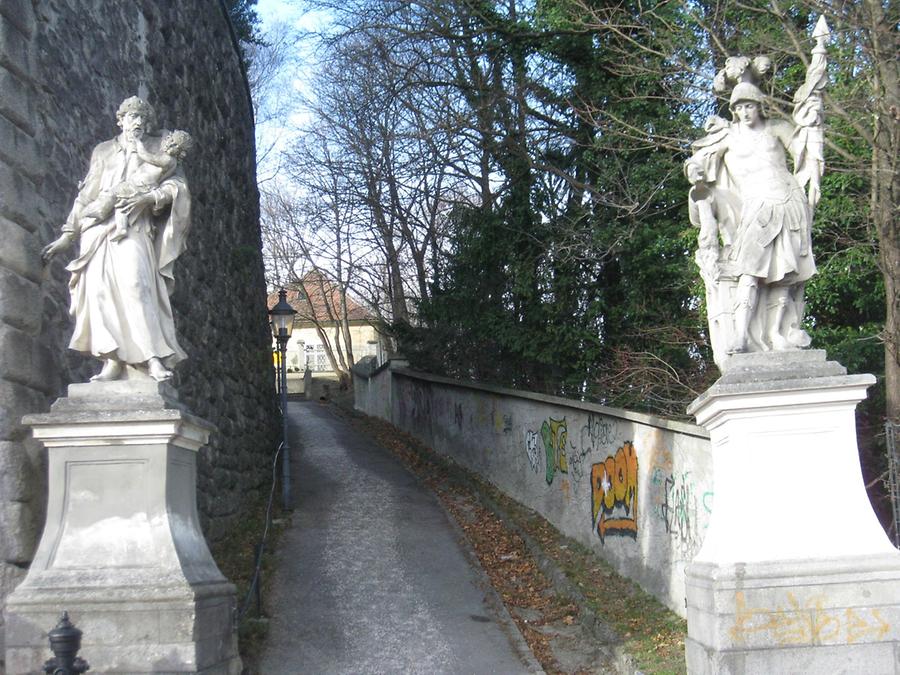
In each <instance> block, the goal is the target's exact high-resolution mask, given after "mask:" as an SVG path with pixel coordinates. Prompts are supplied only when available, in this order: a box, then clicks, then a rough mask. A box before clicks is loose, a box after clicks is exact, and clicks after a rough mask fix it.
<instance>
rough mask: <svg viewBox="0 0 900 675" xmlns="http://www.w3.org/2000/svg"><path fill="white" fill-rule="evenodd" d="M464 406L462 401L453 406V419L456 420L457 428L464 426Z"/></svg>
mask: <svg viewBox="0 0 900 675" xmlns="http://www.w3.org/2000/svg"><path fill="white" fill-rule="evenodd" d="M463 419H464V417H463V407H462V403H457V404H456V405H454V406H453V421H454V422H456V428H457V429H462V428H463Z"/></svg>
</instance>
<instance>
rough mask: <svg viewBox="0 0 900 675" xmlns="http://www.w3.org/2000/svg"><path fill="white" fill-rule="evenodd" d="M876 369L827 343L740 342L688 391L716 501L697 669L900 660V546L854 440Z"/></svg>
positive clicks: (690, 609)
mask: <svg viewBox="0 0 900 675" xmlns="http://www.w3.org/2000/svg"><path fill="white" fill-rule="evenodd" d="M874 381H875V378H874V377H872V376H871V375H847V374H846V370H845V369H844V368H843V367H842V366H841V365H840V364H838V363H835V362H828V361H826V360H825V352H824V351H821V350H811V351H803V352H799V351H798V352H775V353H762V354H745V355H737V356H734V357H731V358H730V359H729V361H728V363H727V365H726V369H725V371H724V374H723V376H722V377H721V378H720V379H719V380H718V381H717V382H716V384H715V385H713V386H712V387H711V388H710V389H709V390H708V391H707V392H705V393H704V394H703V395H702V396H700V397H699V398H698V399H696V400H695V401H694V402H693V403H692V404H691V407H690V408H689V409H688V412H689V413H691V414H693V415H695V416H696V418H697V422H698V424H701V425H703V426H704V427H706V428H707V429H708V430H709V433H710V441H711V445H712V456H713V467H714V472H715V474H714V485H715V503H714V505H713V513H712V517H711V520H710V525H709V529H708V530H707V534H706V538H705V540H704V543H703V547H702V548H701V550H700V551H699V553H698V554H697V556H696V558H695V559H694V561H693V563H692V564H691V565H690V566H689V567H688V569H687V575H686V576H687V578H686V586H687V614H688V639H687V644H686V651H687V664H688V671H689V672H690V673H710V674H712V673H717V674H721V673H736V674H737V673H741V674H744V673H748V674H749V673H760V674H769V673H819V674H822V673H859V672H866V673H895V672H900V553H898V551H897V550H896V549H894V547H893V546H892V545H891V543H890V541H889V540H888V538H887V536H886V535H885V533H884V530H883V529H882V528H881V526H880V524H879V523H878V520H877V518H876V516H875V514H874V513H873V511H872V508H871V506H870V504H869V500H868V497H867V495H866V491H865V486H864V484H863V479H862V473H861V471H860V466H859V456H858V450H857V445H856V423H855V418H854V410H855V408H856V405H857V403H859V401H861V400H862V399H863V398H865V390H866V388H867V387H869V386H870V385H871V384H872V383H874Z"/></svg>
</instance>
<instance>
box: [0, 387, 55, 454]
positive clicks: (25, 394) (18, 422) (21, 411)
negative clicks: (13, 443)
mask: <svg viewBox="0 0 900 675" xmlns="http://www.w3.org/2000/svg"><path fill="white" fill-rule="evenodd" d="M48 403H49V401H47V398H46V396H44V395H43V394H41V393H40V392H39V391H35V390H34V389H32V388H31V387H26V386H25V385H23V384H19V383H17V382H8V381H4V380H0V440H7V441H9V440H19V439H21V438H23V437H24V436H25V435H26V434H27V433H28V429H27V428H26V427H24V426H23V425H22V417H23V416H24V415H27V414H28V413H30V412H36V411H38V410H41V409H42V408H44V407H46V405H47V404H48Z"/></svg>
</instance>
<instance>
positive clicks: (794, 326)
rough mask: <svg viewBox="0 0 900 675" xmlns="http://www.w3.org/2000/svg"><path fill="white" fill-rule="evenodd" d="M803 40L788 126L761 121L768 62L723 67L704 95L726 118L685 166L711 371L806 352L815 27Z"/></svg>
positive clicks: (822, 28) (818, 79)
mask: <svg viewBox="0 0 900 675" xmlns="http://www.w3.org/2000/svg"><path fill="white" fill-rule="evenodd" d="M813 36H814V38H815V39H816V43H817V44H816V47H815V48H814V50H813V59H812V62H811V64H810V66H809V69H808V70H807V74H806V81H805V83H804V84H803V86H802V87H800V89H799V90H798V91H797V92H796V94H795V96H794V104H795V105H794V110H793V114H792V115H791V118H790V119H778V118H776V117H775V116H774V115H770V114H769V111H768V107H767V103H768V102H767V99H766V96H765V94H764V93H763V91H762V88H761V87H762V86H763V82H764V79H765V78H766V77H767V76H768V75H769V74H770V72H771V62H770V61H769V60H768V59H767V58H766V57H756V58H754V59H750V58H747V57H732V58H729V59H728V60H727V61H726V64H725V68H723V69H722V70H721V71H720V72H719V73H718V74H717V76H716V79H715V82H714V90H715V91H716V93H719V94H726V93H728V101H729V110H730V112H731V116H732V118H731V120H725V119H722V118H721V117H711V118H709V119H708V120H707V122H706V126H705V131H706V133H707V135H706V136H704V137H703V138H701V139H700V140H699V141H697V142H696V143H694V144H693V151H694V154H693V155H692V156H691V157H690V159H688V160H687V162H685V174H686V175H687V178H688V180H689V182H690V183H691V185H692V187H691V191H690V195H689V202H688V203H689V207H690V217H691V222H692V223H693V224H694V225H696V226H697V227H699V228H700V233H699V247H698V250H697V254H696V260H697V264H698V265H699V267H700V272H701V275H702V277H703V279H704V282H705V285H706V295H707V310H708V313H709V327H710V339H711V342H712V347H713V354H714V357H715V361H716V363H717V364H718V365H719V367H722V365H723V363H725V361H726V360H727V359H728V357H729V356H730V355H732V354H737V353H742V352H761V351H785V350H792V349H801V348H804V347H808V346H809V344H810V338H809V335H808V334H807V333H806V331H804V330H803V328H802V321H803V314H804V285H805V282H806V281H807V280H808V279H809V278H810V277H812V276H813V275H814V274H815V272H816V265H815V262H814V259H813V252H812V239H811V232H812V222H813V214H814V211H815V208H816V205H817V204H818V201H819V181H820V178H821V176H822V172H823V170H824V159H823V127H822V121H823V103H822V97H821V92H822V90H823V88H824V86H825V65H826V61H825V45H824V43H825V40H826V38H827V36H828V26H827V24H825V22H824V20H820V21H819V24H818V25H817V26H816V31H815V32H814V34H813ZM729 88H730V93H729V92H728V90H729ZM788 155H790V156H791V158H792V159H793V167H792V170H791V169H789V168H788V165H787V157H788Z"/></svg>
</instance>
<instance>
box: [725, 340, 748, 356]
mask: <svg viewBox="0 0 900 675" xmlns="http://www.w3.org/2000/svg"><path fill="white" fill-rule="evenodd" d="M746 351H747V341H746V340H735V341H734V342H732V343H731V344H730V345H728V348H727V349H726V350H725V353H726V354H743V353H744V352H746Z"/></svg>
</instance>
